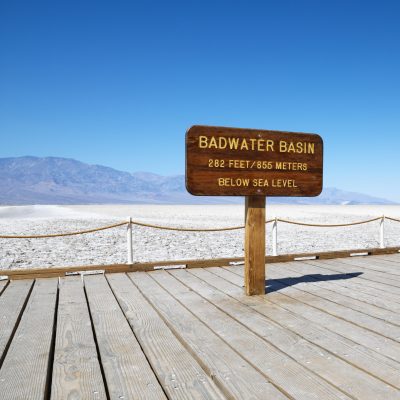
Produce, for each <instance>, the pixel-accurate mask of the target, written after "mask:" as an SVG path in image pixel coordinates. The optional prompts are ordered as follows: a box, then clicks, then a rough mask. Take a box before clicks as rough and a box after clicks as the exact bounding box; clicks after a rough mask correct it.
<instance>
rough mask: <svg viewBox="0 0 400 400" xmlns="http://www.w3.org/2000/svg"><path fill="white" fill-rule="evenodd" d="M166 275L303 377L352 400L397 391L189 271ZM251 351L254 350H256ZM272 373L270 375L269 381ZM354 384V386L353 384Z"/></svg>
mask: <svg viewBox="0 0 400 400" xmlns="http://www.w3.org/2000/svg"><path fill="white" fill-rule="evenodd" d="M170 274H171V275H172V276H174V277H176V278H178V279H179V280H180V281H181V282H182V283H183V284H184V285H185V286H187V287H188V288H190V289H192V290H193V291H195V292H196V293H198V294H200V295H201V296H202V297H203V298H205V299H206V300H208V301H209V302H210V303H212V304H213V305H215V306H216V307H218V308H219V309H220V310H222V311H224V312H225V313H226V314H227V315H229V316H230V317H231V318H233V319H234V320H236V321H238V322H239V323H241V324H243V325H244V326H245V327H246V328H247V329H248V330H250V331H251V332H253V333H255V334H256V335H258V336H259V337H261V338H262V339H264V340H265V341H266V342H267V343H270V344H272V345H273V346H275V347H276V348H277V349H279V350H280V351H281V352H282V353H283V354H286V355H287V356H288V357H290V358H291V359H294V360H295V361H296V362H297V363H299V364H301V365H303V366H304V367H305V368H307V369H306V370H305V371H306V372H305V374H304V373H303V374H302V375H307V374H308V370H312V372H314V373H315V374H317V375H318V376H320V377H321V378H323V379H325V380H326V381H327V382H329V383H331V384H332V385H333V386H335V387H337V388H339V389H340V390H341V391H343V392H344V393H346V394H347V395H348V396H350V397H352V396H353V397H355V398H366V397H367V396H368V395H369V394H370V393H371V392H372V393H374V396H375V399H378V398H380V399H382V400H386V399H387V398H388V397H389V398H390V397H393V396H394V395H396V393H398V390H397V389H395V388H388V387H387V384H386V383H383V382H382V381H380V380H378V379H376V378H374V377H372V376H371V375H369V374H367V373H365V372H363V371H361V370H360V369H358V368H355V367H354V366H352V365H350V364H349V363H348V362H347V360H343V359H341V358H339V357H337V356H336V355H335V354H334V353H333V352H329V353H328V352H322V351H321V348H320V347H319V346H316V345H315V344H313V343H311V342H310V341H307V340H304V339H303V337H302V336H299V335H297V334H296V333H294V332H292V331H290V330H287V329H285V328H283V327H282V326H280V325H279V324H276V323H274V322H273V321H271V320H269V319H267V318H265V316H263V315H261V314H260V313H258V312H256V311H255V310H253V309H250V308H249V307H247V306H245V305H243V304H242V303H240V302H239V301H237V300H235V299H232V298H230V297H229V296H227V295H225V294H223V293H222V292H220V291H219V290H216V289H215V288H214V287H212V286H211V285H209V284H207V283H206V282H204V281H203V280H201V279H200V278H198V277H197V276H194V275H192V274H190V272H188V271H184V270H181V271H171V272H170ZM217 279H218V278H217ZM293 343H296V345H295V346H293ZM238 350H239V349H238ZM254 350H255V351H257V349H254ZM265 363H268V361H265ZM281 365H283V364H281V363H279V362H278V363H277V365H276V366H275V367H272V368H273V369H274V372H275V371H276V370H277V369H279V368H281ZM269 368H271V367H269ZM285 369H286V370H285V375H286V377H285V379H290V380H291V382H293V380H292V379H291V377H290V372H288V370H289V369H290V366H288V364H287V363H286V365H285ZM274 372H270V377H271V379H272V380H273V374H274ZM293 372H294V371H293ZM304 378H305V379H307V378H306V377H304ZM354 382H357V383H356V384H354ZM399 383H400V382H399ZM286 390H287V389H286Z"/></svg>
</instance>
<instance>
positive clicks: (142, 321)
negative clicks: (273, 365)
mask: <svg viewBox="0 0 400 400" xmlns="http://www.w3.org/2000/svg"><path fill="white" fill-rule="evenodd" d="M106 278H107V280H108V282H109V283H110V286H111V288H112V290H113V292H114V295H115V297H116V298H117V300H118V302H119V304H120V306H121V308H122V310H123V312H124V314H125V317H126V318H127V320H128V321H129V324H130V325H131V327H132V329H133V331H134V333H135V336H136V338H137V339H138V341H139V343H140V346H141V347H142V349H143V351H144V353H145V354H146V358H147V359H148V360H149V362H150V364H151V365H152V367H153V370H154V372H155V373H156V375H157V379H158V381H159V382H160V383H161V385H162V386H163V388H164V391H165V392H166V394H167V396H168V398H170V399H182V400H186V399H210V400H212V399H223V398H225V397H224V396H223V395H222V394H221V392H220V390H219V389H218V387H217V386H216V385H215V383H213V381H212V380H211V379H210V378H209V377H208V376H207V375H206V373H205V372H204V370H203V369H202V368H201V366H200V365H199V364H198V363H197V361H196V360H195V359H194V358H193V357H192V356H191V354H190V353H189V352H188V351H187V350H186V349H185V347H184V346H183V345H182V344H181V343H180V342H179V340H178V339H177V338H176V336H175V335H174V334H173V333H172V332H171V330H170V329H169V328H168V326H167V325H166V324H165V322H164V321H163V320H162V318H161V317H160V316H159V314H158V313H157V312H156V311H155V310H154V308H153V307H152V306H151V305H150V304H149V302H148V301H147V300H146V299H145V298H144V297H143V295H142V294H141V293H140V291H139V290H138V289H137V287H136V286H135V285H134V284H133V283H132V281H131V280H130V279H129V278H128V277H127V276H126V274H110V275H107V276H106Z"/></svg>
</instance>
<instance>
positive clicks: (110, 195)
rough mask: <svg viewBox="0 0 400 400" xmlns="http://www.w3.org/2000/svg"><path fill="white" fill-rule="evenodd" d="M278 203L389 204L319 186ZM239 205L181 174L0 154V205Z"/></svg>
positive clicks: (273, 200)
mask: <svg viewBox="0 0 400 400" xmlns="http://www.w3.org/2000/svg"><path fill="white" fill-rule="evenodd" d="M268 201H269V202H270V203H284V204H394V203H393V202H391V201H389V200H386V199H381V198H377V197H372V196H368V195H365V194H361V193H355V192H347V191H344V190H340V189H337V188H329V187H328V188H324V190H323V192H322V194H321V195H320V196H318V197H315V198H307V197H304V198H302V197H299V198H296V197H291V198H290V197H282V198H279V197H275V198H273V197H271V198H269V199H268ZM107 203H109V204H124V203H125V204H127V203H143V204H229V203H231V204H241V203H243V198H242V197H196V196H192V195H190V194H189V193H187V191H186V188H185V177H184V175H175V176H162V175H157V174H153V173H150V172H133V173H130V172H124V171H118V170H116V169H113V168H109V167H105V166H102V165H90V164H86V163H83V162H80V161H77V160H73V159H67V158H58V157H44V158H39V157H31V156H27V157H15V158H0V204H4V205H27V204H107Z"/></svg>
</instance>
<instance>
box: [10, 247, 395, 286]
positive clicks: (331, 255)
mask: <svg viewBox="0 0 400 400" xmlns="http://www.w3.org/2000/svg"><path fill="white" fill-rule="evenodd" d="M399 250H400V248H399V247H387V248H384V249H380V248H370V249H352V250H339V251H324V252H315V253H297V254H282V255H278V256H266V257H265V262H266V263H285V262H287V261H293V260H295V259H296V258H300V257H315V259H318V260H328V259H335V258H349V257H350V254H353V253H367V254H368V255H370V256H371V255H395V254H397V253H398V252H399ZM352 258H353V257H352ZM242 261H244V257H232V258H214V259H210V260H204V259H203V260H163V261H151V262H144V263H134V264H108V265H80V266H72V267H52V268H51V270H49V268H33V269H14V270H7V274H6V276H9V278H10V279H12V280H17V279H33V278H37V277H42V278H45V277H58V276H65V274H66V273H67V272H80V271H98V270H100V271H105V272H107V273H113V272H116V273H120V272H136V271H153V270H154V267H166V268H167V267H168V266H174V265H186V267H187V268H206V267H223V266H228V265H229V264H230V263H237V262H242ZM50 271H51V272H50ZM4 273H5V271H4Z"/></svg>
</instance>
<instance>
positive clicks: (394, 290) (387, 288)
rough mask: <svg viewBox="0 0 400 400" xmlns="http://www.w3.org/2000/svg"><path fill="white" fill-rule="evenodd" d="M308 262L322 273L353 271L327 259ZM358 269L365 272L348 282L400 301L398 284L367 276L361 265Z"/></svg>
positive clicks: (358, 287) (363, 290)
mask: <svg viewBox="0 0 400 400" xmlns="http://www.w3.org/2000/svg"><path fill="white" fill-rule="evenodd" d="M307 264H309V265H312V266H314V267H316V268H318V270H319V272H320V273H332V272H336V273H337V272H340V273H342V271H343V270H344V272H343V273H351V272H346V265H343V264H342V263H338V264H331V263H329V264H328V263H327V262H325V261H307ZM358 271H359V272H360V271H361V272H363V273H362V275H359V276H358V277H357V278H356V279H352V280H351V282H348V283H346V284H350V283H351V284H352V285H357V289H358V290H359V291H362V292H367V293H373V292H374V293H376V291H378V293H379V294H378V295H377V296H382V294H383V293H384V294H385V296H387V297H388V298H389V297H390V298H391V299H393V300H392V301H394V302H397V303H398V302H399V301H400V288H399V287H396V286H392V285H390V284H388V283H386V282H377V281H376V280H374V279H373V278H370V279H369V278H368V274H367V276H365V275H366V274H365V271H363V270H362V269H361V270H360V267H359V268H358Z"/></svg>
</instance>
